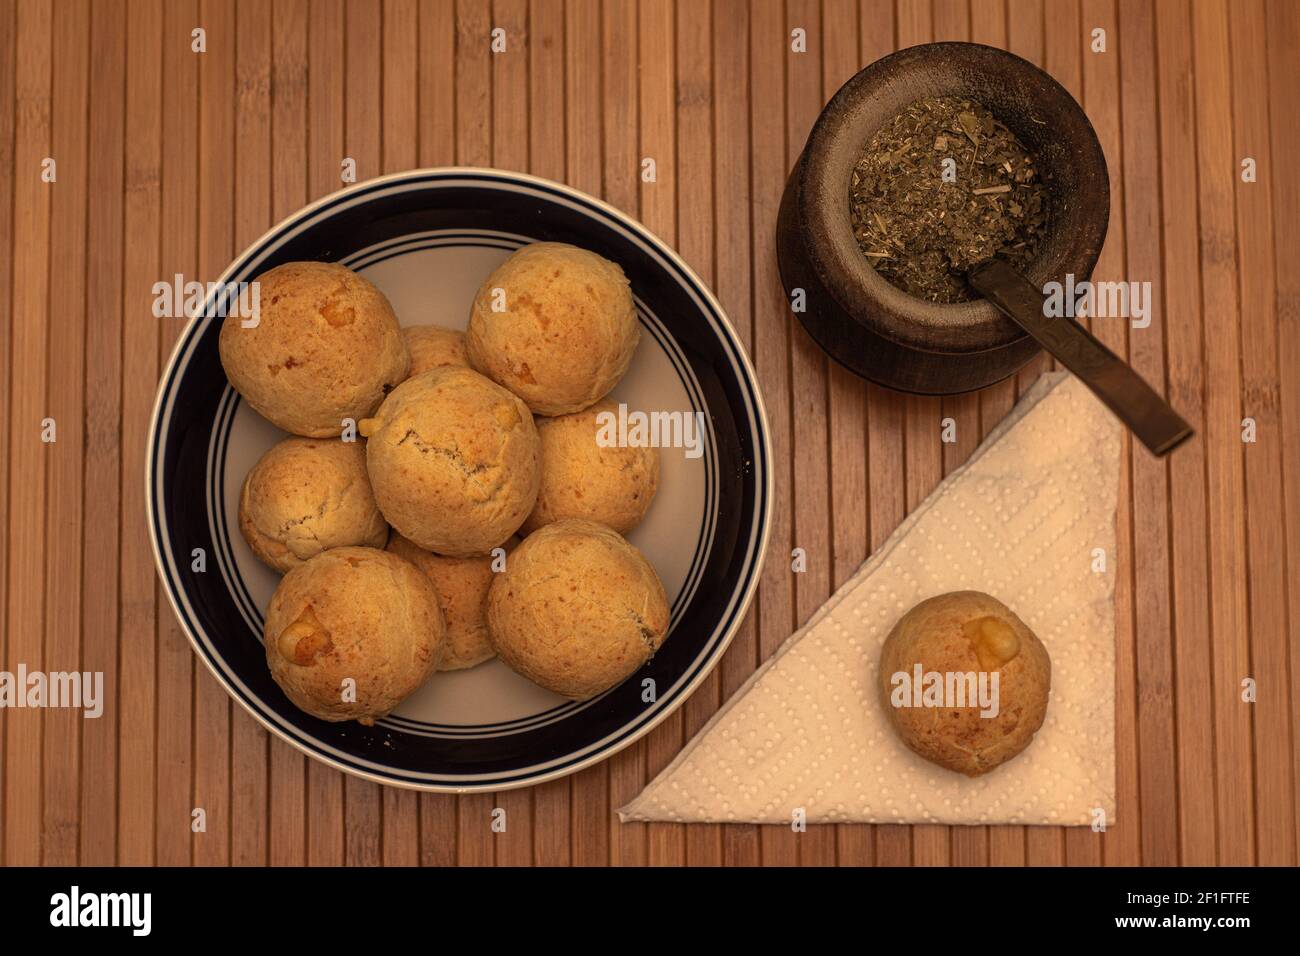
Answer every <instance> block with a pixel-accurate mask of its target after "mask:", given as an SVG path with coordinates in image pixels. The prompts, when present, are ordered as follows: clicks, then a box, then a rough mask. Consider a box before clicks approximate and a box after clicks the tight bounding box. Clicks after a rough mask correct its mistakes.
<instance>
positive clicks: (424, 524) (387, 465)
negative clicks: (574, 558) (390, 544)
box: [359, 366, 541, 558]
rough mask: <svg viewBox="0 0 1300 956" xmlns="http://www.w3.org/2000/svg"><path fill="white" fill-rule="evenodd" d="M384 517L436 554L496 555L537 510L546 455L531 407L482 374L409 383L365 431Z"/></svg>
mask: <svg viewBox="0 0 1300 956" xmlns="http://www.w3.org/2000/svg"><path fill="white" fill-rule="evenodd" d="M359 427H360V430H361V433H362V434H363V435H365V436H366V437H367V438H368V439H369V441H368V442H367V447H366V465H367V467H368V469H369V471H370V485H371V487H372V488H373V489H374V492H375V501H376V502H378V504H379V510H380V511H381V512H382V513H383V515H384V517H385V518H386V519H387V520H388V523H389V524H391V525H392V526H393V527H394V528H395V529H397V531H398V532H399V533H400V534H402V535H404V536H405V537H407V538H409V539H410V540H411V541H412V542H414V543H415V544H417V545H419V546H420V547H421V548H424V549H425V550H426V551H434V552H436V553H438V554H444V555H448V556H450V557H461V558H463V557H469V556H470V555H474V554H486V553H487V552H489V551H491V550H492V549H493V548H495V547H497V546H498V545H500V544H502V543H504V542H505V541H506V540H507V539H508V538H509V537H510V536H511V535H512V534H514V533H515V532H516V531H517V530H519V526H520V525H521V524H523V522H524V519H525V518H526V517H528V513H529V512H530V511H532V510H533V505H534V504H536V502H537V485H538V481H539V480H540V477H541V445H540V443H539V442H538V439H537V429H536V428H535V427H534V426H533V416H532V415H531V414H530V413H529V411H528V407H527V406H526V405H525V404H524V403H523V402H521V401H520V400H519V399H518V398H516V397H515V396H514V395H512V394H511V393H510V392H508V391H506V390H505V389H504V388H502V387H501V386H500V385H497V384H496V383H494V382H492V381H490V380H489V379H486V378H484V377H483V376H482V375H480V374H478V372H475V371H474V370H473V369H468V368H458V367H455V366H447V367H445V368H436V369H433V370H432V371H428V372H424V373H422V374H420V375H417V376H415V377H414V378H410V379H407V380H406V381H405V382H403V383H402V384H401V385H399V386H398V387H397V388H395V389H393V392H392V394H390V395H389V396H388V398H386V399H385V400H384V403H383V404H382V405H381V406H379V410H378V411H377V412H375V417H374V418H373V419H367V420H365V421H364V422H361V423H360V425H359Z"/></svg>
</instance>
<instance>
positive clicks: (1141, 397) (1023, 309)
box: [967, 259, 1192, 456]
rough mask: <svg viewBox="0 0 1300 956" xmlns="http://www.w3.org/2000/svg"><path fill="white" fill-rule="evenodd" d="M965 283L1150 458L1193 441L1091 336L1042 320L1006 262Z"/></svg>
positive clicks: (1024, 283)
mask: <svg viewBox="0 0 1300 956" xmlns="http://www.w3.org/2000/svg"><path fill="white" fill-rule="evenodd" d="M967 279H968V280H969V281H970V284H971V286H972V287H973V288H974V289H975V290H976V291H977V292H979V293H980V295H982V296H984V298H986V299H988V300H989V302H991V303H993V304H994V305H995V306H997V307H998V309H999V310H1000V311H1001V312H1003V313H1004V314H1005V315H1006V316H1007V318H1009V319H1011V321H1013V322H1015V323H1016V324H1017V325H1019V326H1020V327H1021V328H1022V329H1024V330H1025V331H1026V332H1028V333H1029V334H1030V335H1031V336H1033V338H1034V339H1035V340H1036V341H1037V342H1038V344H1039V345H1041V346H1042V347H1043V348H1045V349H1047V351H1048V352H1050V353H1052V355H1054V356H1055V357H1056V358H1057V360H1059V361H1060V363H1061V364H1062V365H1064V366H1065V367H1066V368H1068V369H1069V370H1070V371H1071V372H1073V373H1074V374H1075V375H1077V376H1078V377H1079V378H1080V379H1081V380H1082V381H1083V384H1085V385H1087V386H1088V388H1090V389H1092V391H1093V394H1095V395H1096V396H1097V397H1098V398H1100V399H1101V400H1102V402H1104V403H1105V405H1106V407H1107V408H1109V409H1110V410H1111V411H1112V412H1114V413H1115V415H1116V416H1117V417H1118V418H1119V420H1120V421H1122V422H1123V423H1124V424H1125V425H1127V426H1128V427H1129V430H1130V431H1132V432H1133V434H1134V435H1136V436H1137V438H1138V441H1140V442H1142V444H1144V445H1146V447H1147V448H1148V449H1149V450H1150V451H1151V453H1152V454H1153V455H1157V456H1159V455H1167V454H1169V452H1171V451H1173V450H1174V449H1175V448H1177V447H1178V446H1179V445H1181V444H1182V443H1183V442H1184V441H1186V440H1187V439H1188V438H1190V437H1191V436H1192V426H1190V425H1188V424H1187V422H1186V421H1184V420H1183V418H1182V416H1180V415H1179V414H1178V413H1177V412H1176V411H1174V410H1173V409H1172V408H1171V407H1170V406H1169V403H1168V402H1166V401H1165V400H1164V399H1163V398H1161V397H1160V396H1159V395H1157V394H1156V392H1155V390H1154V389H1152V388H1151V386H1150V385H1148V384H1147V383H1146V382H1145V381H1143V380H1142V377H1141V376H1139V375H1138V374H1137V373H1136V372H1134V371H1133V370H1132V369H1131V368H1129V367H1128V366H1127V365H1126V364H1124V362H1123V361H1122V360H1121V359H1120V358H1119V357H1118V356H1117V355H1115V353H1114V352H1112V351H1111V350H1110V349H1108V348H1106V346H1104V345H1102V344H1101V343H1100V342H1099V341H1097V339H1096V338H1094V337H1093V335H1092V333H1090V332H1089V331H1088V330H1087V329H1085V328H1084V327H1083V326H1082V325H1079V324H1078V323H1077V322H1075V321H1073V320H1072V319H1069V318H1049V317H1048V316H1046V315H1045V314H1044V313H1043V303H1044V302H1045V301H1046V298H1047V297H1046V296H1045V295H1044V294H1043V293H1042V291H1041V290H1039V289H1038V288H1036V287H1035V286H1034V284H1033V283H1032V282H1030V281H1029V280H1028V279H1026V278H1025V277H1024V276H1023V275H1021V274H1020V273H1019V272H1017V271H1016V270H1015V269H1013V268H1011V266H1009V265H1007V263H1005V262H1003V261H1002V260H1001V259H990V260H989V261H988V262H985V263H983V264H982V265H979V266H976V267H975V268H974V269H972V270H971V271H970V273H969V274H968V275H967Z"/></svg>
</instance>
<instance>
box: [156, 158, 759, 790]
mask: <svg viewBox="0 0 1300 956" xmlns="http://www.w3.org/2000/svg"><path fill="white" fill-rule="evenodd" d="M461 174H473V175H476V176H481V177H483V178H485V179H495V180H500V181H502V182H505V181H510V180H513V181H514V182H523V183H525V184H533V185H536V186H540V187H544V188H546V189H550V190H554V191H556V192H559V193H562V194H564V195H567V196H568V197H570V198H572V199H576V200H580V201H582V202H585V203H589V204H590V205H592V206H594V207H595V208H597V209H598V210H600V211H601V212H603V213H604V214H605V215H606V216H608V217H610V218H611V219H614V220H616V221H617V222H619V223H621V224H622V225H623V226H624V227H626V228H628V229H629V230H630V231H632V232H634V233H640V234H641V235H643V236H644V237H645V239H646V241H647V242H648V243H649V244H650V245H652V246H653V247H655V249H656V251H657V252H658V253H659V254H660V255H661V256H663V257H664V258H665V259H667V260H669V261H670V262H671V263H672V264H673V265H674V266H675V267H676V268H678V269H679V270H681V272H682V273H683V274H684V275H685V276H686V278H687V279H689V280H690V281H692V282H693V283H694V284H695V286H696V289H697V290H698V293H699V295H700V297H701V298H702V299H703V300H704V301H705V304H707V305H708V306H709V307H710V308H711V309H713V311H714V312H715V314H716V316H717V318H718V320H719V321H720V323H721V330H722V332H723V333H724V334H725V335H726V336H727V337H728V338H730V339H731V344H732V346H733V348H734V351H735V355H736V359H737V363H738V365H739V367H740V369H741V371H742V372H743V374H744V377H745V378H746V379H748V381H749V384H750V387H751V391H752V394H753V402H754V410H755V412H756V416H755V417H756V422H757V424H758V426H759V435H758V438H759V440H760V445H761V448H762V453H763V459H764V461H765V462H766V463H767V467H766V468H765V470H764V475H763V480H762V481H761V483H760V485H759V491H760V493H761V495H762V506H761V508H760V510H759V514H758V515H757V518H758V520H759V524H760V528H759V535H758V541H757V547H756V549H755V551H756V553H755V558H754V568H753V571H752V573H751V574H750V579H749V583H748V584H747V585H745V587H744V590H743V593H742V594H741V595H740V600H739V601H738V602H737V605H736V610H735V613H734V615H733V619H732V623H731V625H730V626H728V627H727V629H726V630H725V631H724V632H723V634H722V638H721V640H720V641H718V644H717V647H716V648H715V649H714V651H713V653H712V655H711V657H710V659H709V660H708V661H706V663H705V665H704V666H703V667H701V668H699V670H698V672H697V673H696V675H695V676H694V677H693V678H692V679H691V680H690V681H688V682H687V684H686V685H685V686H684V687H683V688H682V691H681V693H680V694H679V695H678V696H677V699H676V700H675V701H673V702H672V703H671V704H669V705H668V706H666V707H664V708H661V709H660V711H659V713H658V714H656V715H655V716H654V717H652V718H651V719H650V720H648V721H646V722H645V723H644V724H643V725H642V726H641V727H640V728H638V729H637V730H636V731H634V732H633V733H631V734H629V735H627V736H626V737H625V738H624V739H622V740H620V741H617V742H616V743H614V744H612V745H611V746H610V747H609V748H607V749H605V750H602V751H599V752H596V753H592V754H588V755H587V756H585V757H582V758H581V759H579V760H578V761H577V762H575V763H572V764H567V765H564V766H560V767H555V768H551V769H548V770H543V771H540V772H538V773H537V774H534V775H530V776H527V777H524V778H521V779H515V780H505V781H497V782H485V783H465V784H446V783H434V782H421V781H413V780H407V779H401V778H393V777H386V776H383V775H382V774H379V773H375V772H373V771H369V770H365V769H362V768H358V767H353V766H349V765H347V764H345V763H343V762H341V761H338V760H336V759H334V758H332V757H330V756H329V755H327V754H323V753H319V752H316V751H313V750H311V749H309V748H308V747H306V746H304V745H303V744H302V743H301V742H299V741H297V740H295V739H293V737H291V736H290V735H288V734H286V733H284V732H283V731H282V730H281V729H280V728H279V727H277V726H275V725H274V724H273V723H272V722H271V721H269V720H267V719H266V718H264V717H263V716H262V715H261V714H260V713H258V712H257V711H256V710H255V709H254V708H253V707H252V706H250V704H249V703H248V702H247V701H245V700H244V699H243V698H242V696H241V695H239V694H237V693H235V691H234V689H233V688H232V687H231V686H230V684H229V682H228V681H227V680H226V678H225V676H224V675H223V674H222V673H221V672H220V670H219V669H218V668H217V667H216V666H215V664H214V663H213V662H212V661H210V660H209V659H208V657H207V655H206V654H204V653H203V650H202V648H201V647H200V646H199V642H198V638H197V637H196V636H195V634H194V633H193V631H192V629H191V627H190V625H189V622H188V620H187V618H186V615H185V614H183V613H182V612H181V609H180V607H179V605H178V604H177V603H176V598H175V596H174V595H173V594H172V589H171V587H169V586H168V582H169V580H170V579H169V577H168V575H167V569H166V566H165V563H164V561H163V556H162V553H161V552H160V550H159V547H158V534H157V532H158V531H159V518H158V515H157V513H156V511H155V508H154V498H153V494H152V491H153V489H154V487H155V481H156V472H155V469H154V462H155V460H156V457H157V454H156V453H157V441H156V436H157V435H158V421H159V418H160V416H161V415H162V413H163V401H164V398H165V395H166V389H165V388H164V384H165V383H166V382H167V380H168V379H170V378H171V376H172V374H173V372H174V371H175V368H176V364H177V362H178V361H179V360H180V358H181V355H182V353H183V351H184V350H185V346H186V342H187V340H188V338H189V336H190V334H191V332H192V331H193V330H194V327H195V326H196V325H197V324H198V323H199V322H201V321H205V320H204V317H203V316H202V314H197V315H194V316H191V317H189V318H188V320H187V321H186V323H185V326H184V327H183V328H182V329H181V330H180V331H179V332H178V333H177V336H176V342H175V343H174V345H173V346H172V350H171V354H170V355H169V357H168V359H167V362H166V364H165V365H163V366H161V367H160V369H159V376H158V387H157V392H156V394H155V396H154V402H153V409H152V411H151V412H150V416H149V431H148V435H149V439H148V441H147V442H146V443H145V468H144V493H145V494H144V498H145V522H146V528H147V530H148V532H149V547H150V550H151V551H152V552H153V557H154V569H155V571H156V572H157V574H158V578H159V580H160V582H161V583H162V585H163V588H162V590H163V591H164V592H165V593H166V595H167V603H168V604H169V605H170V606H171V609H172V614H173V616H174V617H175V619H176V621H177V623H178V624H179V625H180V627H181V630H182V631H184V633H185V638H186V640H187V641H188V642H189V644H190V651H191V653H192V654H194V656H195V657H197V658H199V659H200V660H201V661H203V664H204V666H205V667H206V668H207V669H208V672H209V673H210V674H211V675H212V676H213V677H214V678H215V679H216V681H217V683H218V684H220V685H221V688H222V690H224V691H225V692H226V694H227V696H228V697H230V698H231V699H232V700H234V701H235V702H236V703H238V704H239V705H240V706H241V707H242V708H243V709H244V711H245V712H247V713H248V714H249V715H250V716H252V717H253V719H254V720H256V721H257V723H258V724H260V725H261V726H262V727H263V728H264V729H265V730H266V731H267V732H269V733H271V734H274V735H275V736H276V737H278V738H279V739H280V740H282V741H284V742H285V743H287V744H289V745H290V746H291V747H293V748H294V749H295V750H297V751H298V752H299V753H302V754H304V755H305V756H306V757H308V758H309V759H312V760H316V761H318V762H320V763H322V764H324V765H326V766H328V767H332V768H333V769H335V770H338V771H340V772H342V773H345V774H348V775H350V776H353V777H357V778H359V779H362V780H369V781H371V782H374V783H379V784H382V785H384V786H388V787H396V788H398V789H402V790H414V791H418V792H424V793H486V792H497V791H504V790H517V789H522V788H525V787H532V786H537V785H538V784H542V783H547V782H549V781H552V780H557V779H561V778H563V777H567V776H570V775H572V774H576V773H578V772H580V771H582V770H585V769H587V768H588V767H591V766H594V765H596V764H599V763H602V762H603V761H606V760H608V759H609V758H611V757H613V756H614V755H615V754H617V753H620V752H621V751H623V750H625V749H626V748H628V747H630V746H631V745H632V744H634V743H636V742H637V741H638V740H641V739H642V738H644V737H645V736H646V735H647V734H649V733H650V732H651V731H652V730H654V729H655V728H656V727H658V726H659V725H660V724H661V723H662V722H663V721H665V720H667V719H668V717H669V716H671V715H672V714H674V713H676V712H677V710H678V709H679V708H680V707H681V706H682V705H683V704H685V703H686V701H687V700H689V699H690V698H691V696H692V695H693V694H694V693H695V691H696V690H698V689H699V686H700V685H701V684H702V683H703V682H704V681H705V680H706V679H707V678H708V677H709V675H710V674H712V673H713V671H714V670H715V669H716V668H717V666H718V664H719V663H720V662H721V661H722V658H723V657H724V656H725V655H726V652H727V649H728V648H729V647H730V646H731V643H732V641H733V640H734V639H735V637H736V634H737V632H738V631H739V630H740V627H741V625H742V624H743V623H744V620H745V617H746V616H747V615H748V613H749V610H750V607H751V606H752V604H753V602H754V598H755V596H756V595H757V593H758V587H759V584H760V583H761V580H762V576H763V575H762V572H763V565H764V564H765V562H766V559H767V551H768V545H769V543H770V538H771V532H772V511H773V508H774V495H775V484H776V482H775V469H774V468H773V467H772V460H773V459H772V429H771V424H770V421H769V419H768V413H767V404H766V402H765V401H764V399H763V392H762V389H761V388H760V386H759V379H758V373H757V371H756V370H755V368H754V364H753V360H752V359H751V358H750V355H749V350H748V348H747V347H746V346H745V344H744V342H743V341H742V340H741V338H740V336H739V334H738V333H737V331H736V327H735V325H733V324H732V321H731V317H730V315H729V314H728V313H727V311H726V310H725V309H724V308H723V307H722V303H721V302H719V301H718V298H717V296H716V295H715V294H714V292H713V289H712V288H710V287H709V285H708V284H707V283H705V282H704V281H703V280H702V279H701V278H700V276H699V275H698V273H696V272H695V270H694V269H692V268H691V267H690V265H688V264H687V263H686V261H685V260H684V259H683V258H682V257H681V256H680V255H679V254H678V253H677V251H676V250H675V249H674V248H673V247H672V246H671V245H669V244H668V243H667V242H666V241H664V239H663V238H662V237H660V236H659V235H658V234H657V233H656V232H654V231H653V230H652V229H650V228H649V227H648V226H646V225H645V224H644V223H642V222H640V221H639V220H637V219H634V218H632V217H631V216H629V215H628V214H627V213H625V212H623V211H622V210H620V209H618V208H617V207H615V206H612V205H610V204H609V203H607V202H605V201H604V200H603V199H600V198H599V197H596V196H592V195H590V194H588V193H586V192H583V191H582V190H580V189H575V188H574V187H572V186H569V185H568V184H566V183H559V182H556V181H554V180H551V179H546V178H544V177H541V176H534V175H532V174H531V173H524V172H515V171H513V170H502V169H495V168H492V167H483V166H429V167H419V168H414V169H407V170H403V171H401V172H397V173H388V174H385V175H382V176H376V177H374V178H372V179H367V180H362V181H361V182H357V183H350V184H348V185H347V186H345V187H343V188H342V189H336V190H335V191H333V192H331V193H329V194H327V195H325V196H321V197H319V198H318V199H316V200H315V201H313V202H310V203H307V204H306V205H304V206H301V207H299V208H297V209H295V210H294V211H293V212H291V213H289V214H288V215H287V216H284V217H282V218H281V219H280V220H279V221H277V222H276V223H275V225H273V226H271V227H270V228H269V229H267V230H266V231H265V232H263V233H262V234H261V235H260V236H258V237H257V238H256V239H255V240H253V241H252V242H250V243H248V244H247V245H245V246H244V247H243V249H242V250H241V251H240V252H238V253H237V254H236V255H235V256H234V257H233V258H232V259H231V260H230V262H229V263H228V264H227V265H226V268H225V269H223V270H222V272H221V274H220V276H218V278H217V279H216V280H215V281H216V283H217V285H218V287H223V286H224V285H225V284H226V283H227V282H228V281H229V279H230V276H231V275H232V274H233V273H234V270H235V266H236V265H237V264H238V263H239V262H240V261H241V260H243V259H245V258H246V257H247V256H248V255H249V254H250V253H251V252H252V251H253V250H254V249H255V248H257V247H258V246H261V245H262V244H264V243H265V242H267V241H268V240H269V239H271V238H272V237H274V236H276V235H277V234H279V233H281V232H283V231H284V230H285V229H286V228H288V227H289V226H290V225H291V224H292V223H294V222H296V221H299V220H302V219H305V218H308V217H310V214H311V213H312V212H314V211H315V210H317V209H320V208H322V207H324V206H326V205H328V204H330V203H332V202H334V201H335V200H336V199H338V198H339V197H340V196H342V195H344V194H346V193H350V192H353V191H357V190H358V189H359V188H360V187H375V186H379V185H383V184H389V183H400V182H402V181H404V180H412V179H416V178H420V177H427V176H430V175H434V176H456V175H461Z"/></svg>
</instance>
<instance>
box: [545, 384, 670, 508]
mask: <svg viewBox="0 0 1300 956" xmlns="http://www.w3.org/2000/svg"><path fill="white" fill-rule="evenodd" d="M602 414H611V415H615V416H617V414H618V406H617V405H615V404H614V403H613V402H610V401H600V402H597V403H596V404H595V405H593V406H591V407H590V408H586V409H583V410H582V411H580V412H572V413H570V414H568V415H559V416H556V417H555V418H539V419H537V434H538V436H539V437H540V438H541V440H542V485H541V488H540V489H539V490H538V492H537V507H535V508H534V509H533V512H532V514H530V515H529V516H528V520H527V521H525V522H524V526H523V529H522V530H523V533H524V534H528V533H529V532H532V531H536V530H537V529H538V528H540V527H542V526H543V525H547V524H550V523H551V522H552V521H558V520H560V519H561V518H585V519H587V520H588V521H596V522H599V523H600V524H604V525H609V527H611V528H613V529H614V530H615V531H617V532H618V533H619V534H627V533H628V532H629V531H631V530H632V529H633V528H635V527H636V526H637V525H638V524H640V523H641V519H642V518H644V517H645V513H646V512H647V511H648V510H649V509H650V503H651V502H652V501H654V497H655V491H656V490H657V489H658V487H659V449H658V448H651V447H645V446H624V447H619V446H618V445H613V446H611V447H602V445H601V444H600V442H599V441H597V436H598V434H599V432H600V430H601V423H600V421H599V420H598V416H600V415H602Z"/></svg>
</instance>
